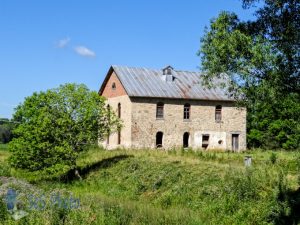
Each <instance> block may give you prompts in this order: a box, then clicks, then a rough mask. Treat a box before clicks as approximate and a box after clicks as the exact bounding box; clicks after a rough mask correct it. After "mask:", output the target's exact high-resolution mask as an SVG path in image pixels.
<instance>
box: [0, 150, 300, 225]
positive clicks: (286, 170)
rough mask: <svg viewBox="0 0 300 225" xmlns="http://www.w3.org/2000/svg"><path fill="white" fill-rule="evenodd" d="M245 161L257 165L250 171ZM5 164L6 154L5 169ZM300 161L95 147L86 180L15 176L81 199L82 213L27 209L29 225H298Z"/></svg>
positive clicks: (282, 155) (280, 155)
mask: <svg viewBox="0 0 300 225" xmlns="http://www.w3.org/2000/svg"><path fill="white" fill-rule="evenodd" d="M1 152H2V153H1ZM3 152H5V153H3ZM3 155H5V156H3ZM245 155H251V156H252V158H253V164H252V166H251V167H250V168H246V167H245V166H244V163H243V160H244V156H245ZM6 158H7V153H6V151H5V150H2V151H1V150H0V162H1V159H2V160H3V161H6ZM299 160H300V154H299V153H298V152H276V153H273V152H261V151H253V152H247V153H241V154H235V153H214V152H203V151H199V152H193V151H182V150H177V151H168V152H166V151H157V150H143V151H134V150H131V151H125V150H116V151H104V150H101V149H98V148H93V149H91V150H90V151H88V152H87V153H84V154H82V155H81V157H80V159H79V160H78V162H77V165H78V168H79V171H80V174H81V176H82V177H83V179H82V180H78V179H74V177H72V176H70V174H69V175H68V174H65V175H64V176H62V177H60V179H58V178H54V177H53V176H52V177H48V178H47V177H45V176H44V175H42V176H39V174H32V173H26V172H24V171H15V170H12V171H11V175H13V176H15V177H18V178H23V179H27V180H29V181H30V182H31V183H34V185H35V186H36V187H38V188H40V189H41V190H43V192H45V193H51V192H52V191H53V190H61V191H62V192H71V193H72V194H73V196H76V198H79V200H80V208H79V209H70V210H61V209H59V207H51V205H50V206H49V208H46V209H44V210H41V211H38V210H28V211H29V212H30V213H29V215H28V216H26V217H25V218H23V219H21V220H20V221H19V222H21V221H23V222H24V224H63V221H64V224H289V223H290V224H292V223H293V222H294V223H295V224H297V223H299V215H298V213H297V212H299V210H300V207H299V203H300V191H299V171H300V168H299V167H300V164H299ZM0 176H1V174H0ZM50 178H51V179H52V180H47V179H50ZM53 178H54V179H53ZM9 221H10V222H9ZM6 223H7V224H9V223H11V224H14V223H13V222H12V220H11V219H8V220H6Z"/></svg>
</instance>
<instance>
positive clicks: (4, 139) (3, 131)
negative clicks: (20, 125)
mask: <svg viewBox="0 0 300 225" xmlns="http://www.w3.org/2000/svg"><path fill="white" fill-rule="evenodd" d="M13 128H14V125H13V122H12V121H9V119H6V118H0V143H3V144H6V143H8V142H10V141H11V139H12V137H13V135H12V130H13Z"/></svg>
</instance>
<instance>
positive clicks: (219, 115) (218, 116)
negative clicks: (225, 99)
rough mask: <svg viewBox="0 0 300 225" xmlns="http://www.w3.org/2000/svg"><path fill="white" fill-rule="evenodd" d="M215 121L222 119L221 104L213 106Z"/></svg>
mask: <svg viewBox="0 0 300 225" xmlns="http://www.w3.org/2000/svg"><path fill="white" fill-rule="evenodd" d="M215 121H216V122H217V123H218V122H221V121H222V106H221V105H217V106H216V108H215Z"/></svg>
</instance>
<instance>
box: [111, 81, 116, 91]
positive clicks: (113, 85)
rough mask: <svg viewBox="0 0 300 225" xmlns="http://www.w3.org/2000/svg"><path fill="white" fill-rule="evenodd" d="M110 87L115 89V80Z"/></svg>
mask: <svg viewBox="0 0 300 225" xmlns="http://www.w3.org/2000/svg"><path fill="white" fill-rule="evenodd" d="M111 89H113V90H116V83H115V82H113V83H112V85H111Z"/></svg>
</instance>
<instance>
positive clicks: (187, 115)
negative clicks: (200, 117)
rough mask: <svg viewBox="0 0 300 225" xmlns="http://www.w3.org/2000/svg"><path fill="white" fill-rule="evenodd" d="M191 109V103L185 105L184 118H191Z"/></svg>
mask: <svg viewBox="0 0 300 225" xmlns="http://www.w3.org/2000/svg"><path fill="white" fill-rule="evenodd" d="M190 111H191V105H190V104H189V103H186V104H184V107H183V119H185V120H189V119H190Z"/></svg>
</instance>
